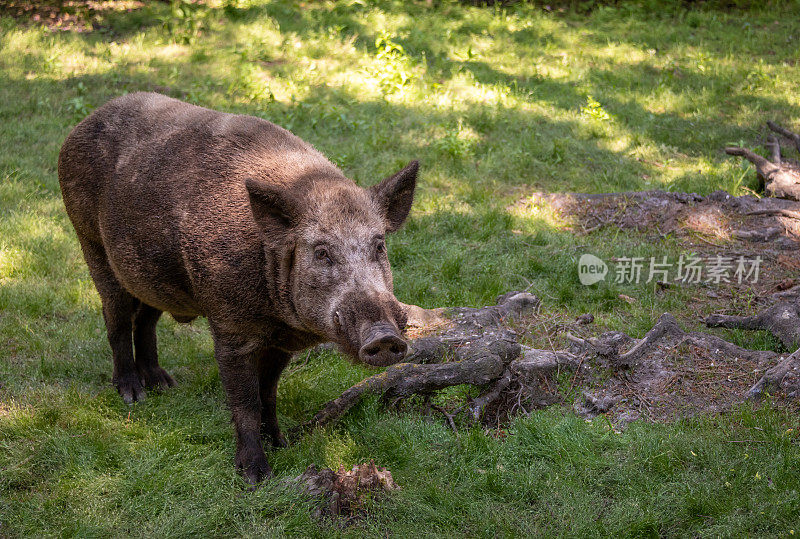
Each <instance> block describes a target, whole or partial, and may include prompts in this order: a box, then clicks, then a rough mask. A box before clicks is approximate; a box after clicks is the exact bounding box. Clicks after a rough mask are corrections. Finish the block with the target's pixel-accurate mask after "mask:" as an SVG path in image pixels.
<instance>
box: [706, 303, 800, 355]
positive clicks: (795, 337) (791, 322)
mask: <svg viewBox="0 0 800 539" xmlns="http://www.w3.org/2000/svg"><path fill="white" fill-rule="evenodd" d="M706 325H707V326H708V327H710V328H714V327H721V328H729V329H748V330H758V329H763V330H767V331H769V332H770V333H772V334H773V335H774V336H775V337H777V338H778V339H780V341H781V342H782V343H783V345H784V346H785V347H786V348H788V349H790V350H794V349H797V348H798V347H800V303H797V302H791V301H783V302H781V303H778V304H776V305H773V306H772V307H770V308H768V309H766V310H765V311H763V312H761V313H760V314H757V315H755V316H728V315H724V314H712V315H710V316H708V317H707V318H706Z"/></svg>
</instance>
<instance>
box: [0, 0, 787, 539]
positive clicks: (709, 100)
mask: <svg viewBox="0 0 800 539" xmlns="http://www.w3.org/2000/svg"><path fill="white" fill-rule="evenodd" d="M436 4H437V5H436V6H435V7H434V8H428V7H426V6H425V3H424V2H400V1H395V2H389V1H377V2H373V1H352V2H349V1H344V2H307V3H305V4H304V5H303V6H302V7H299V6H298V5H296V4H295V3H292V2H288V1H283V2H266V1H259V0H252V1H248V0H239V1H238V2H236V1H233V2H230V1H229V2H226V3H224V4H222V3H217V4H211V6H210V7H206V6H194V7H192V6H189V5H183V6H182V7H181V6H178V5H177V4H176V8H172V7H171V6H169V5H167V4H163V3H159V2H154V3H152V4H150V5H147V6H146V7H144V8H143V9H139V10H135V11H132V12H121V13H108V14H104V15H103V16H102V18H101V19H100V20H99V21H98V22H99V23H100V29H99V30H97V31H95V32H91V33H69V32H63V33H51V32H48V31H46V30H44V29H42V28H40V27H37V26H29V25H26V24H22V23H21V22H20V21H17V20H13V19H9V18H2V17H1V16H0V381H1V382H2V388H1V389H0V496H1V497H2V498H0V500H2V501H0V536H5V535H12V536H13V535H30V536H40V535H82V536H100V535H137V536H154V535H181V536H188V535H202V536H207V535H225V536H229V535H237V536H238V535H247V536H251V535H280V534H288V533H297V534H303V535H327V534H330V533H342V534H345V535H347V534H352V535H361V534H368V535H387V534H396V535H401V536H409V535H442V536H452V535H454V534H464V535H468V536H494V535H498V534H504V535H522V534H547V535H611V534H622V535H704V536H719V535H738V536H741V535H785V534H789V533H790V530H792V529H794V530H795V533H800V524H799V523H800V509H798V508H799V507H800V499H798V492H800V472H798V470H800V466H798V464H800V449H798V445H797V435H796V433H797V430H798V428H799V425H798V420H797V418H796V417H795V416H792V415H789V414H788V413H786V412H783V411H780V410H775V409H772V408H770V407H769V406H767V407H765V408H763V409H760V410H757V411H754V410H752V409H751V408H748V407H744V408H741V409H738V410H736V411H733V412H730V413H728V414H725V415H724V416H721V417H711V418H696V419H691V420H690V419H686V420H683V421H680V422H677V423H675V424H669V425H650V424H643V423H642V424H639V423H637V424H634V425H632V426H631V427H630V428H629V429H628V430H626V431H625V432H624V433H623V434H615V433H614V431H613V430H612V429H610V428H609V426H608V425H607V424H604V422H603V421H602V420H595V421H594V422H593V423H586V422H584V421H582V420H580V419H578V418H576V417H574V416H573V415H572V414H571V413H569V412H564V411H562V410H559V409H551V410H548V411H545V412H537V413H535V414H533V415H532V416H531V417H529V418H520V419H517V420H515V421H513V422H512V423H511V425H509V428H508V432H509V436H508V437H507V439H506V440H505V441H501V440H497V439H495V438H493V437H491V436H489V435H487V434H485V433H483V432H481V431H480V430H479V429H473V430H464V431H462V432H461V433H460V434H459V435H455V434H453V433H452V432H451V431H450V430H449V429H448V428H447V426H446V425H444V424H443V422H441V421H440V420H439V418H435V419H429V418H425V417H424V416H422V415H419V414H417V413H415V412H413V411H412V412H403V413H401V414H396V413H393V412H390V411H386V410H385V409H383V408H382V407H381V406H379V405H378V403H377V402H370V403H367V404H365V405H362V406H360V407H359V408H357V409H356V410H354V411H353V412H352V413H351V414H349V415H348V416H347V417H346V419H345V420H344V421H343V422H341V423H340V424H338V425H337V426H335V427H332V428H329V429H326V430H323V431H320V432H316V433H313V434H308V435H306V436H304V437H303V438H301V439H299V440H297V441H295V443H294V444H293V446H292V447H291V448H289V449H287V450H283V451H279V452H274V453H272V454H271V455H270V459H271V462H272V464H273V466H274V468H275V470H276V472H277V474H278V476H279V478H283V477H289V476H294V475H297V474H299V473H300V472H301V471H302V470H303V469H304V468H305V467H306V466H307V465H308V464H310V463H316V464H318V465H325V466H332V467H338V466H339V465H340V464H344V465H345V466H348V467H349V466H352V465H353V464H356V463H359V462H362V461H364V460H368V459H370V458H373V459H375V461H376V462H377V463H378V464H379V465H381V466H388V467H389V468H390V469H391V470H392V473H393V475H394V476H395V478H396V480H397V482H398V483H399V484H400V485H401V486H402V487H403V489H402V490H401V491H400V492H399V493H397V494H394V495H392V496H391V497H378V498H375V499H372V500H370V502H369V504H368V505H369V507H368V509H369V511H368V514H367V516H366V517H364V518H363V519H361V520H359V521H357V522H356V523H355V524H354V525H353V526H351V527H350V528H348V529H346V530H341V529H339V528H337V527H336V526H334V525H332V524H330V523H327V524H317V523H316V522H314V521H313V520H312V518H311V516H310V513H309V511H308V507H307V505H306V502H304V501H303V500H302V499H301V498H300V497H299V496H298V495H297V494H296V493H294V492H293V491H292V490H291V489H287V488H285V487H284V486H282V483H281V481H280V479H279V480H277V481H274V482H272V483H270V484H268V485H266V486H264V487H263V488H261V489H260V490H258V491H256V492H254V493H249V494H245V493H244V492H243V488H242V482H241V480H240V479H239V478H238V476H237V475H236V473H235V471H234V468H233V433H232V429H231V427H230V424H229V416H228V412H227V411H226V409H225V406H224V396H223V393H222V390H221V387H220V383H219V376H218V373H217V369H216V366H215V364H214V361H213V355H212V348H211V342H210V337H209V335H208V332H207V330H206V327H205V324H204V323H203V322H196V323H195V324H193V325H191V326H185V325H179V324H176V323H174V322H172V321H171V320H167V319H165V320H164V321H163V322H162V323H161V324H160V325H159V328H158V335H159V339H160V341H159V344H160V353H161V359H162V364H163V365H164V366H165V367H166V368H167V369H168V370H170V372H171V373H172V374H173V375H174V376H175V378H176V379H177V380H178V382H179V387H178V388H175V389H174V390H171V391H169V392H167V393H165V394H162V395H156V394H151V395H149V397H148V400H147V401H146V402H145V403H143V404H138V405H136V406H135V407H132V408H128V407H126V406H124V405H123V404H122V402H121V401H120V399H119V398H118V396H117V395H116V392H115V391H114V390H113V389H112V388H111V387H110V375H111V365H110V352H109V349H108V344H107V342H106V340H105V332H104V327H103V323H102V316H101V314H100V303H99V299H98V297H97V294H96V292H95V290H94V288H93V285H92V282H91V279H90V278H89V275H88V272H87V269H86V267H85V264H84V263H83V260H82V258H81V255H80V249H79V247H78V244H77V241H76V238H75V235H74V232H73V231H72V229H71V226H70V224H69V221H68V219H67V217H66V214H65V212H64V209H63V206H62V203H61V199H60V194H59V188H58V179H57V175H56V161H57V155H58V149H59V147H60V144H61V142H62V141H63V139H64V137H65V136H66V134H67V133H68V132H69V130H70V128H71V127H72V126H73V125H74V124H75V123H77V121H79V120H80V118H82V117H83V116H84V115H85V114H87V113H88V112H90V111H91V110H92V109H93V108H94V107H97V106H99V105H101V104H102V103H104V102H105V101H106V100H108V99H110V98H112V97H114V96H117V95H119V94H121V93H123V92H130V91H136V90H152V89H160V90H161V91H168V92H169V93H171V95H174V96H176V97H183V98H185V99H187V100H189V101H192V102H195V103H198V104H202V105H204V106H209V107H213V108H218V109H221V110H227V111H234V112H240V113H247V114H254V115H258V116H261V117H264V118H268V119H270V120H272V121H275V122H276V123H278V124H280V125H283V126H285V127H287V128H290V129H291V130H292V131H294V132H295V133H296V134H297V135H299V136H301V137H302V138H304V139H306V140H308V141H310V142H312V143H313V144H314V145H315V146H316V147H317V148H319V149H320V150H321V151H322V152H324V153H325V154H326V155H327V156H329V157H330V158H331V159H332V160H333V161H334V162H336V163H337V164H338V165H340V166H341V167H342V169H343V170H344V171H345V172H346V173H347V174H348V175H349V176H350V177H352V178H354V179H355V180H356V181H357V182H359V183H360V184H362V185H368V184H371V183H374V182H376V181H377V180H378V179H380V178H381V177H383V176H385V175H387V174H389V173H391V172H393V171H394V170H396V169H397V168H399V167H400V166H401V165H402V164H404V163H405V162H407V161H408V160H410V159H412V158H417V159H420V160H421V162H422V173H421V179H420V187H419V195H418V199H417V202H416V205H415V209H414V210H413V212H412V215H411V218H410V221H409V223H408V225H407V226H406V227H405V228H404V229H403V230H402V231H401V232H399V233H398V234H396V235H394V236H393V237H392V238H391V240H390V244H389V251H390V256H391V261H392V264H393V268H394V274H395V281H396V291H397V295H398V297H399V298H400V299H401V300H403V301H406V302H409V303H417V304H420V305H423V306H428V307H432V306H442V305H481V304H486V303H489V302H491V301H492V300H493V299H494V297H495V296H496V295H498V294H499V293H502V292H505V291H507V290H510V289H515V288H516V289H519V288H524V287H526V286H528V283H530V284H531V285H532V288H531V289H532V290H533V291H535V292H536V293H538V294H539V295H541V297H542V298H543V300H544V305H545V308H546V309H551V310H558V311H560V312H566V313H568V314H579V313H581V312H592V313H594V314H595V316H596V317H597V320H598V323H600V324H602V325H604V326H607V327H610V328H613V329H619V330H623V331H626V332H628V333H630V334H632V335H635V336H641V335H642V334H643V333H644V332H645V331H646V330H647V329H648V328H649V327H650V326H651V325H652V324H653V322H654V321H655V319H656V318H657V317H658V315H660V314H661V313H662V312H665V311H671V312H674V313H676V314H677V315H678V316H682V317H683V319H685V320H689V319H691V317H692V315H693V314H694V313H692V312H688V311H687V309H686V307H685V301H686V299H687V298H688V297H689V295H690V294H691V291H685V290H681V289H674V290H672V289H671V291H670V292H669V293H668V294H665V295H657V294H656V293H655V291H654V289H653V287H652V285H646V284H641V285H638V286H637V285H615V284H613V283H604V284H600V285H596V286H593V287H582V286H581V285H580V284H579V282H578V278H577V272H576V263H577V258H578V257H579V256H580V254H582V253H583V252H587V251H589V252H593V253H596V254H597V255H599V256H601V257H603V258H605V259H608V258H610V257H612V256H646V257H650V256H662V255H664V254H668V255H671V256H677V254H679V253H680V252H681V248H680V246H679V245H678V243H677V242H676V241H675V240H674V239H672V238H665V239H664V240H662V241H659V242H655V243H654V242H653V241H652V240H651V239H649V238H645V237H642V236H639V235H637V234H627V233H626V234H619V233H616V232H615V231H611V230H607V231H600V232H597V233H594V234H591V235H590V236H575V235H574V234H573V233H571V232H570V231H569V230H567V229H565V228H564V223H563V222H562V221H560V220H559V219H556V218H555V217H554V216H553V215H552V213H551V212H550V211H549V210H548V209H547V208H537V207H533V208H531V207H526V208H527V209H523V210H520V209H514V208H510V205H511V204H512V203H514V202H516V201H518V200H519V199H521V198H523V197H526V196H530V194H531V193H533V192H535V191H567V190H574V191H584V192H599V191H624V190H640V189H651V188H663V189H670V190H682V191H695V192H698V193H709V192H711V191H713V190H716V189H726V190H729V191H731V192H733V193H734V194H745V193H747V192H748V189H755V188H756V186H757V181H756V178H755V174H754V172H752V171H751V170H750V169H749V168H748V167H746V166H743V165H742V164H740V163H739V162H737V161H735V160H732V159H729V158H726V157H725V156H724V155H723V153H722V151H721V148H722V147H723V146H724V145H726V144H729V143H740V142H741V143H745V144H752V143H753V142H754V141H757V140H758V139H759V137H761V136H762V134H763V133H762V128H761V126H762V125H763V124H764V122H765V120H768V119H770V120H775V121H777V122H779V123H784V124H788V125H793V126H794V127H795V128H797V127H798V125H797V121H798V118H800V93H798V92H797V88H798V87H800V68H799V67H798V66H797V65H796V64H795V62H796V60H797V57H798V53H800V49H799V48H798V47H800V45H799V44H800V19H798V18H797V17H793V16H791V14H792V13H796V12H797V9H798V5H797V4H796V3H785V4H779V5H778V6H777V7H776V6H772V7H771V11H767V10H764V11H739V10H733V11H729V12H722V11H714V10H706V11H702V10H700V11H686V10H684V9H682V8H677V7H673V6H672V5H671V4H670V5H667V6H666V7H665V6H664V5H660V9H657V10H652V11H646V10H644V9H642V8H638V7H632V5H631V4H630V3H622V5H621V6H620V7H617V8H598V9H595V10H594V11H592V12H590V13H588V14H583V15H579V14H572V13H570V12H568V11H567V12H564V13H557V12H555V13H550V12H547V11H544V10H541V9H539V8H536V7H534V6H528V5H521V6H514V7H509V8H491V7H489V8H486V7H484V8H473V7H465V6H464V5H460V4H456V3H450V2H441V3H439V2H437V3H436ZM178 7H180V9H178ZM518 207H519V206H517V207H516V208H518ZM620 293H624V294H627V295H629V296H633V297H636V298H637V300H638V301H637V303H635V304H633V305H629V304H628V303H626V302H624V301H622V300H620V299H619V298H618V295H619V294H620ZM727 335H728V336H729V337H731V338H733V339H734V340H736V341H737V342H741V343H746V342H748V340H749V339H750V338H751V337H750V336H748V335H745V334H741V333H736V334H731V333H728V334H727ZM761 341H764V342H763V343H762V344H759V345H760V346H769V345H771V344H772V345H774V341H772V340H770V339H765V338H763V337H759V341H758V342H759V343H761ZM305 357H306V356H305V354H303V355H302V356H301V359H302V358H305ZM369 372H370V371H368V370H367V369H364V368H360V367H353V366H352V365H349V364H348V363H347V362H346V361H345V360H344V359H342V358H340V357H339V356H337V355H335V354H331V353H315V354H311V355H310V357H308V362H307V363H306V364H305V365H302V366H298V367H297V368H295V369H294V370H293V371H292V372H291V373H290V374H288V375H287V376H286V377H285V378H284V379H283V380H282V383H281V388H280V399H279V415H280V419H281V422H282V423H283V425H284V427H285V428H288V427H291V426H293V425H295V424H297V423H299V422H302V421H304V420H305V419H307V418H308V417H309V416H310V415H311V414H312V413H313V412H314V411H315V410H317V409H318V408H319V407H320V406H321V405H322V404H323V403H324V402H326V401H327V400H329V399H331V398H333V397H335V396H337V395H338V393H339V392H340V391H342V390H343V389H345V388H346V387H348V386H349V385H350V384H352V383H355V382H357V381H358V380H360V379H362V378H363V377H364V376H366V375H367V374H368V373H369ZM790 428H791V429H794V430H793V431H790V432H787V430H788V429H790ZM741 440H745V442H744V443H741V442H738V441H741Z"/></svg>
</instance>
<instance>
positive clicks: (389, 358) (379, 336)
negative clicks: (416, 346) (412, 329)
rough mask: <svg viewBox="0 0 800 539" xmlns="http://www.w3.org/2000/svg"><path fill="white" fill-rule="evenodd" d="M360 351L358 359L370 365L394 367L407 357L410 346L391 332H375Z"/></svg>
mask: <svg viewBox="0 0 800 539" xmlns="http://www.w3.org/2000/svg"><path fill="white" fill-rule="evenodd" d="M370 337H371V338H370V339H369V340H368V341H367V342H366V343H365V344H364V346H362V347H361V350H359V351H358V357H359V359H361V361H363V362H364V363H366V364H368V365H375V366H376V367H385V366H387V365H394V364H395V363H398V362H400V361H402V360H403V359H404V358H405V357H406V352H407V351H408V345H407V344H406V342H405V341H404V340H403V339H401V338H400V337H398V336H397V335H396V334H395V333H394V332H391V331H385V332H384V331H375V332H372V335H370Z"/></svg>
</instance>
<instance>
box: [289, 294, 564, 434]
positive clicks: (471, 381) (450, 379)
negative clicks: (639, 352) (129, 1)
mask: <svg viewBox="0 0 800 539" xmlns="http://www.w3.org/2000/svg"><path fill="white" fill-rule="evenodd" d="M538 307H539V300H538V298H536V296H534V295H532V294H528V293H526V292H512V293H509V294H505V295H503V296H501V297H500V298H498V302H497V305H491V306H489V307H484V308H481V309H473V308H457V309H453V310H452V311H450V313H448V317H449V320H450V324H449V325H448V326H447V327H446V329H444V331H442V332H441V333H439V334H438V335H436V336H430V337H422V338H419V339H416V340H414V341H411V352H410V353H409V356H408V358H407V362H406V363H399V364H397V365H392V366H390V367H387V368H386V370H385V371H383V372H382V373H380V374H376V375H375V376H371V377H369V378H367V379H366V380H363V381H361V382H359V383H358V384H356V385H354V386H353V387H351V388H350V389H348V390H347V391H345V392H344V393H342V394H341V395H340V396H339V397H338V398H337V399H334V400H332V401H330V402H329V403H328V404H327V405H325V407H324V408H323V409H322V410H320V411H319V412H318V413H317V414H316V415H315V416H314V417H313V418H312V420H311V421H310V422H309V423H308V424H307V425H305V426H321V425H325V424H327V423H330V422H331V421H333V420H335V419H337V418H338V417H340V416H341V415H343V414H344V413H345V412H347V410H349V409H350V408H351V407H353V406H354V405H355V404H357V403H358V402H360V401H361V400H362V399H363V398H365V397H366V396H368V395H381V398H382V400H383V401H384V402H389V403H392V402H396V401H397V400H400V399H403V398H406V397H409V396H411V395H414V394H428V393H431V392H434V391H437V390H440V389H444V388H446V387H451V386H457V385H463V384H467V385H473V386H477V387H489V386H490V387H489V389H488V391H487V392H486V393H484V394H483V395H482V396H481V397H479V398H478V399H476V401H475V403H473V406H472V407H471V410H472V413H473V415H475V416H480V414H481V411H482V410H483V409H485V408H486V406H488V405H490V404H492V403H493V402H494V401H495V400H497V398H498V397H499V395H500V394H501V393H502V391H503V390H504V389H505V388H507V387H508V385H509V384H510V382H511V379H512V377H513V378H518V379H528V378H531V377H535V376H536V375H537V374H538V373H542V374H547V373H549V372H552V371H553V370H554V369H557V368H559V367H560V366H564V367H565V368H569V367H572V368H574V366H575V365H576V364H577V360H576V358H575V356H574V355H573V354H571V353H569V352H552V351H549V350H536V349H533V348H528V347H526V346H522V345H520V344H519V342H518V338H519V336H518V335H517V334H516V333H515V332H514V331H513V330H511V329H509V328H507V327H505V323H506V322H508V321H510V320H511V319H512V318H514V317H518V316H524V315H527V314H530V313H532V312H534V311H535V310H536V309H538ZM504 380H506V381H505V382H503V381H504ZM498 384H499V385H498Z"/></svg>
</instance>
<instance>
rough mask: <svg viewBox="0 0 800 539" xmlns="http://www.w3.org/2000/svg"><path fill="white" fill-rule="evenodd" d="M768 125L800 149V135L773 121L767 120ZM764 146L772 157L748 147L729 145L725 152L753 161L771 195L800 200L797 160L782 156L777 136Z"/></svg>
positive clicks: (799, 174) (799, 170) (799, 178)
mask: <svg viewBox="0 0 800 539" xmlns="http://www.w3.org/2000/svg"><path fill="white" fill-rule="evenodd" d="M767 126H768V127H769V128H770V129H771V130H772V131H775V132H776V133H779V134H780V135H782V136H784V137H786V138H788V139H790V140H791V141H792V142H794V144H795V146H797V148H798V151H800V135H797V134H796V133H793V132H791V131H789V130H788V129H784V128H783V127H781V126H779V125H776V124H774V123H772V122H767ZM764 146H766V147H767V149H768V150H769V151H770V155H771V159H766V158H764V157H761V156H760V155H758V154H756V153H754V152H752V151H750V150H748V149H747V148H739V147H728V148H725V153H727V154H728V155H736V156H739V157H744V158H745V159H747V160H748V161H750V162H751V163H753V164H754V165H755V166H756V172H757V174H758V177H759V179H760V180H761V182H762V183H763V185H764V189H765V190H766V192H767V193H768V194H769V195H770V196H773V197H778V198H788V199H791V200H800V167H799V166H798V164H797V162H796V161H794V160H787V159H783V158H782V156H781V146H780V143H779V142H778V140H777V139H776V138H775V137H769V139H768V140H767V142H766V143H765V144H764Z"/></svg>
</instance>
